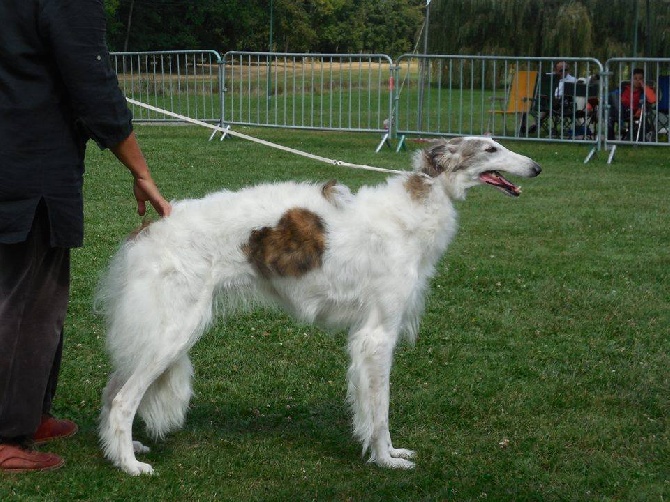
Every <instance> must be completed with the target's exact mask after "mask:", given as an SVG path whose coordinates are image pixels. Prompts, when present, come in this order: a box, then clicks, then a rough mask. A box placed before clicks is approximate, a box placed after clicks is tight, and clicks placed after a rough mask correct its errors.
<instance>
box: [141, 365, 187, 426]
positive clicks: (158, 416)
mask: <svg viewBox="0 0 670 502" xmlns="http://www.w3.org/2000/svg"><path fill="white" fill-rule="evenodd" d="M192 378H193V367H192V366H191V360H190V359H189V357H188V354H184V355H182V356H181V357H180V358H179V359H177V360H176V361H175V362H173V363H172V364H171V365H170V366H169V367H168V368H167V369H166V370H165V372H164V373H163V374H162V375H161V376H160V377H159V378H158V379H157V380H155V381H154V382H153V383H152V384H151V386H150V387H149V389H148V390H147V392H146V393H145V394H144V396H143V397H142V402H141V403H140V406H139V408H138V409H137V413H138V414H139V415H140V417H142V420H144V422H145V424H146V426H147V432H148V433H149V434H150V435H151V436H153V437H154V438H157V439H162V438H163V437H164V436H165V435H166V434H167V433H168V432H170V431H173V430H176V429H179V428H181V426H182V425H183V424H184V419H185V418H186V411H187V410H188V404H189V401H190V400H191V395H192V394H193V391H192V387H191V380H192Z"/></svg>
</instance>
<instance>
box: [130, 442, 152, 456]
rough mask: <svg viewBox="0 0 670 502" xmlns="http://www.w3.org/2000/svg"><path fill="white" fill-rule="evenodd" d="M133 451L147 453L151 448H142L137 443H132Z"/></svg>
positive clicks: (142, 446)
mask: <svg viewBox="0 0 670 502" xmlns="http://www.w3.org/2000/svg"><path fill="white" fill-rule="evenodd" d="M133 450H134V451H135V453H149V452H150V451H151V448H149V447H148V446H144V445H143V444H142V443H140V442H139V441H133Z"/></svg>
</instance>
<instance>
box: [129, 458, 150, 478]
mask: <svg viewBox="0 0 670 502" xmlns="http://www.w3.org/2000/svg"><path fill="white" fill-rule="evenodd" d="M121 469H123V471H124V472H127V473H128V474H130V475H131V476H139V475H140V474H153V473H154V468H153V467H151V465H150V464H145V463H144V462H138V461H135V462H133V463H129V464H126V465H123V466H122V467H121Z"/></svg>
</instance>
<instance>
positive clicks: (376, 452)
mask: <svg viewBox="0 0 670 502" xmlns="http://www.w3.org/2000/svg"><path fill="white" fill-rule="evenodd" d="M395 342H396V335H394V334H393V333H391V332H389V331H386V330H385V329H384V328H382V327H381V326H375V327H372V328H364V329H361V330H359V331H355V332H353V333H351V335H350V338H349V355H350V357H351V365H350V367H349V370H348V372H347V378H348V391H347V395H348V399H349V402H350V403H351V405H352V408H353V414H354V417H353V421H354V435H355V436H356V438H357V439H359V440H360V441H361V442H362V443H363V452H364V453H365V452H366V451H367V449H368V448H369V449H370V462H373V463H375V464H377V465H380V466H383V467H393V468H402V469H411V468H412V467H414V463H413V462H411V461H409V460H408V459H409V458H411V457H413V456H414V452H413V451H411V450H405V449H396V448H393V444H392V443H391V433H390V432H389V399H390V397H389V396H390V376H391V364H392V361H393V349H394V347H395Z"/></svg>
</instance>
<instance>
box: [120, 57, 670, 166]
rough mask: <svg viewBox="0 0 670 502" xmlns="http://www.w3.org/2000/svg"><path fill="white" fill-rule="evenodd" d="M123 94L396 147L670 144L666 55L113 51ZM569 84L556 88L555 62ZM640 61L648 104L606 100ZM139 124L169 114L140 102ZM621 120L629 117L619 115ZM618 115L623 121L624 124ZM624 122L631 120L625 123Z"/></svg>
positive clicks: (219, 119) (182, 109)
mask: <svg viewBox="0 0 670 502" xmlns="http://www.w3.org/2000/svg"><path fill="white" fill-rule="evenodd" d="M111 60H112V65H113V67H114V69H115V70H116V72H117V74H118V76H119V84H120V86H121V88H122V89H123V91H124V92H125V93H126V95H127V96H129V97H131V98H133V99H135V100H137V101H141V102H144V103H147V104H150V105H153V106H155V107H157V108H162V109H166V110H169V111H171V112H173V113H176V114H178V115H184V116H188V117H191V118H194V119H197V120H202V121H207V122H210V123H218V124H220V125H221V126H222V127H230V126H234V125H249V126H267V127H279V128H293V129H315V130H337V131H359V132H373V133H379V134H380V135H381V142H380V143H379V146H378V147H377V150H379V149H381V148H382V147H383V146H384V145H388V146H392V145H391V140H397V142H396V145H395V146H397V149H400V148H402V147H403V146H404V141H405V139H406V138H407V137H410V136H461V135H490V136H494V137H499V138H503V139H519V140H525V141H543V142H570V143H575V142H576V143H582V144H584V145H585V146H587V147H589V148H590V152H589V153H588V155H587V157H586V161H588V160H589V159H590V158H591V156H592V155H593V154H594V153H595V152H596V151H597V150H600V149H603V148H605V149H607V150H609V151H610V152H611V153H610V159H609V160H610V161H611V158H612V155H613V152H614V150H615V149H616V146H617V145H622V144H636V145H656V146H670V140H669V138H668V129H669V128H670V127H669V125H668V116H669V115H670V113H669V112H668V101H669V100H670V91H669V90H668V85H669V84H668V81H669V80H670V59H668V58H663V59H645V58H613V59H610V60H608V61H607V62H606V64H605V65H604V66H603V65H602V64H601V63H600V62H599V61H598V60H596V59H592V58H527V57H497V56H463V55H427V56H423V55H416V54H404V55H402V56H400V57H399V58H398V59H397V60H396V61H395V62H394V61H393V60H392V59H391V58H390V57H389V56H387V55H384V54H311V53H277V52H244V51H230V52H227V53H226V54H225V55H224V56H223V57H221V56H220V55H219V53H217V52H216V51H211V50H206V51H159V52H115V53H111ZM559 61H563V62H566V63H568V65H569V66H570V74H571V75H572V76H574V77H575V79H576V82H574V83H567V84H561V83H560V82H559V80H560V79H559V78H558V77H556V76H555V75H552V70H553V67H554V65H555V64H556V63H557V62H559ZM638 67H640V68H642V69H643V70H644V72H645V80H646V82H647V85H649V86H650V87H652V88H653V89H654V90H655V93H656V95H657V99H656V102H655V103H653V104H652V103H647V102H645V103H644V104H643V111H642V112H641V113H642V115H641V117H636V116H635V114H634V113H632V112H630V111H629V112H628V113H629V116H628V117H626V116H625V114H622V113H618V111H617V110H615V108H614V107H613V103H616V99H615V98H614V94H615V93H616V91H617V90H618V89H619V86H620V83H621V82H624V81H628V80H630V79H631V77H632V71H633V69H634V68H638ZM133 112H134V117H135V120H136V121H139V122H168V121H178V119H174V118H167V117H165V116H163V115H161V114H160V113H159V112H153V111H147V110H146V109H143V108H140V107H137V108H134V109H133ZM625 119H628V120H625ZM620 122H621V124H620ZM623 126H628V127H626V128H624V127H623Z"/></svg>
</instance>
